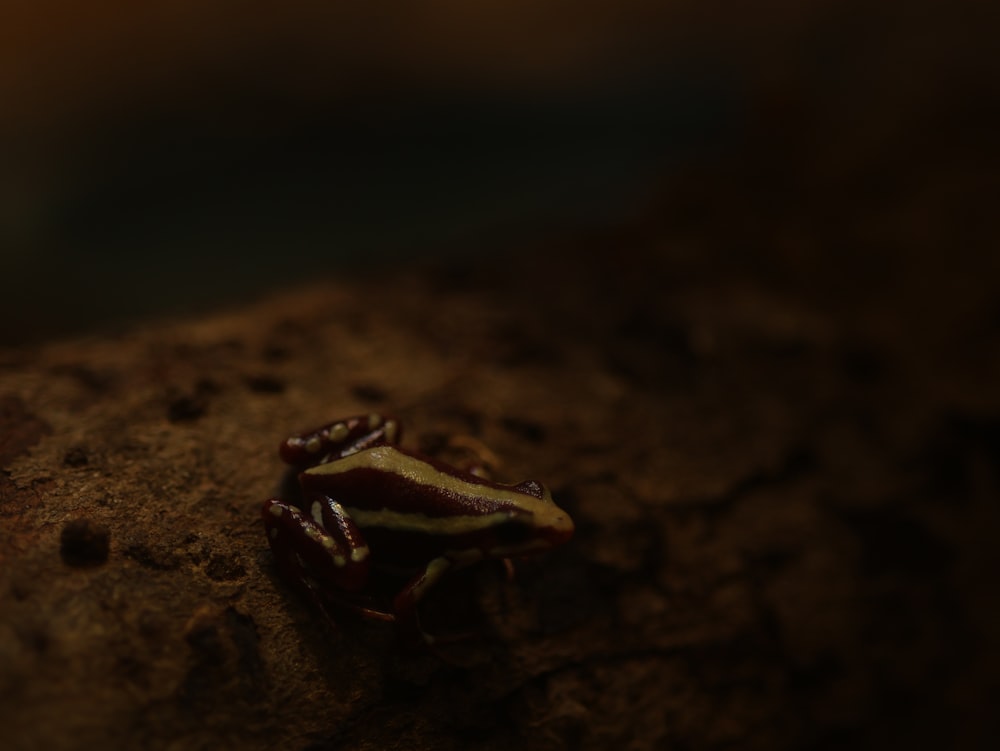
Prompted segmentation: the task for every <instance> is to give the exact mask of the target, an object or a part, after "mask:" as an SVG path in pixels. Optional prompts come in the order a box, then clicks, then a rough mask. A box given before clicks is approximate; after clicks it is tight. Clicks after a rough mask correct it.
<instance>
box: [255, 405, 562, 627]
mask: <svg viewBox="0 0 1000 751" xmlns="http://www.w3.org/2000/svg"><path fill="white" fill-rule="evenodd" d="M402 433H403V431H402V427H401V424H400V421H399V420H398V419H397V418H396V417H394V416H392V415H388V414H381V413H372V414H368V415H357V416H353V417H348V418H344V419H340V420H335V421H332V422H329V423H327V424H325V425H322V426H320V427H318V428H313V429H310V430H307V431H304V432H301V433H296V434H294V435H292V436H290V437H288V438H287V439H285V440H284V441H283V442H282V443H281V445H280V447H279V455H280V457H281V459H282V460H283V461H284V462H285V463H286V464H288V465H289V466H290V467H291V468H292V471H293V472H297V473H298V486H299V489H300V497H299V498H297V499H296V500H295V501H288V500H283V499H281V498H270V499H268V500H267V501H265V502H264V505H263V508H262V511H261V516H262V518H263V521H264V528H265V532H266V534H267V539H268V542H269V544H270V547H271V550H272V552H273V554H274V559H275V562H276V567H277V569H278V572H279V573H280V574H281V575H282V576H283V577H284V578H285V579H286V580H287V581H288V582H289V583H290V584H291V585H293V587H295V588H296V589H298V590H299V591H300V592H301V593H302V594H304V595H305V596H306V597H307V598H308V599H309V600H311V601H312V602H313V603H314V604H315V605H316V606H317V607H318V608H319V610H320V611H321V612H322V613H323V614H324V615H326V617H327V618H328V620H331V621H334V618H333V616H332V614H331V612H330V610H329V608H328V605H329V604H339V605H343V606H346V607H347V608H349V609H352V610H354V611H356V612H358V613H360V614H361V615H362V616H365V617H368V618H373V619H377V620H382V621H387V622H391V623H393V624H395V626H396V628H397V631H398V633H399V634H400V636H401V637H402V638H403V641H404V642H406V643H408V644H411V645H416V644H423V645H427V646H432V645H434V644H435V643H436V642H437V641H438V637H437V636H435V635H433V634H430V633H428V632H427V631H425V630H424V629H423V627H422V626H421V623H420V615H419V605H420V602H421V600H423V598H424V597H425V596H426V594H427V592H428V591H429V590H430V589H432V588H433V587H434V585H435V584H437V583H438V582H439V581H440V580H441V579H442V578H443V577H445V576H446V575H447V574H449V573H450V572H453V571H456V570H459V569H462V568H465V567H467V566H470V565H472V564H475V563H477V562H480V561H485V560H499V561H503V562H504V563H505V564H506V565H508V567H509V566H510V559H512V558H516V557H520V556H525V555H529V554H534V553H539V552H543V551H548V550H551V549H552V548H555V547H557V546H559V545H562V544H564V543H566V542H568V541H569V540H570V539H571V538H572V536H573V532H574V524H573V520H572V519H571V518H570V516H569V514H568V513H567V512H565V511H564V510H563V509H561V508H560V507H559V506H557V505H556V503H555V501H554V500H553V498H552V494H551V492H550V491H549V489H548V488H547V487H546V486H545V485H544V484H542V483H541V482H538V481H537V480H524V481H522V482H519V483H517V484H503V483H499V482H495V481H493V480H492V479H489V477H488V476H485V475H486V474H487V473H486V472H484V471H483V468H482V467H481V466H478V465H476V466H470V467H459V466H455V465H453V464H449V463H447V462H444V461H442V460H440V459H438V458H434V457H431V456H428V455H425V454H422V453H420V452H418V451H415V450H412V449H408V448H404V447H403V446H402V445H401V439H402ZM376 572H386V573H388V574H390V575H392V576H395V577H397V579H398V580H399V581H401V582H405V583H404V584H403V585H402V587H401V588H400V589H399V590H398V591H397V592H396V593H395V595H394V596H393V597H392V598H391V603H390V605H389V606H388V607H385V606H383V607H378V606H377V605H376V604H375V603H374V599H373V598H372V597H371V596H370V595H371V593H370V591H369V589H370V584H371V582H372V580H373V575H374V574H375V573H376Z"/></svg>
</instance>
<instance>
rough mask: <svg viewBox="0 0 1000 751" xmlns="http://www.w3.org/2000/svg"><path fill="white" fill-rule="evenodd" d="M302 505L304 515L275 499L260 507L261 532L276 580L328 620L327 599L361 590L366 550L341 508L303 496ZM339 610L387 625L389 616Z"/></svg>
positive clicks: (318, 497)
mask: <svg viewBox="0 0 1000 751" xmlns="http://www.w3.org/2000/svg"><path fill="white" fill-rule="evenodd" d="M304 505H305V506H306V507H307V508H309V512H308V513H306V512H304V511H303V510H302V509H300V508H299V507H298V506H295V505H293V504H291V503H287V502H285V501H282V500H280V499H278V498H272V499H271V500H269V501H266V502H265V503H264V507H263V510H262V516H263V517H264V528H265V530H266V532H267V539H268V542H269V543H270V545H271V550H272V551H273V553H274V558H275V562H276V563H277V566H278V569H279V571H280V572H281V574H282V575H283V576H284V577H285V578H286V579H287V580H288V581H290V582H291V583H292V584H293V585H295V586H296V587H297V588H298V589H300V590H301V591H302V592H303V593H304V594H305V595H306V597H308V598H309V599H310V600H312V601H313V603H314V604H315V605H316V606H317V607H318V608H319V609H320V610H321V611H322V612H323V613H324V614H326V615H327V617H328V618H330V616H329V613H328V612H327V609H326V604H327V602H328V601H329V599H331V597H332V598H333V599H338V598H337V597H336V593H337V592H344V593H353V592H358V591H360V590H361V589H363V588H364V587H365V585H366V584H367V582H368V567H369V560H368V559H369V551H368V545H367V544H366V543H365V539H364V537H363V536H362V534H361V531H360V530H359V529H358V527H357V525H356V524H355V523H354V520H352V519H351V517H350V515H349V514H348V513H347V512H346V511H345V510H344V508H343V506H341V505H340V504H339V503H337V502H336V501H335V500H333V499H332V498H330V497H329V496H326V495H322V494H312V495H309V496H307V497H306V499H305V501H304ZM345 604H348V605H349V606H351V607H353V608H355V609H356V610H360V611H361V612H362V613H364V614H365V615H368V616H372V617H377V618H382V619H383V620H393V617H392V615H391V614H388V613H382V612H381V611H377V610H372V609H370V608H366V607H364V606H361V605H357V604H356V603H352V602H349V601H346V602H345ZM330 620H332V618H331V619H330Z"/></svg>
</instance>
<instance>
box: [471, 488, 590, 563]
mask: <svg viewBox="0 0 1000 751" xmlns="http://www.w3.org/2000/svg"><path fill="white" fill-rule="evenodd" d="M513 489H514V490H516V491H517V492H518V493H519V494H523V496H522V499H521V500H520V501H519V503H518V504H517V508H516V509H515V510H513V511H512V512H511V513H509V514H508V515H507V517H506V518H504V519H502V520H501V521H499V522H498V523H497V524H496V525H495V526H494V528H493V530H492V531H493V537H494V539H495V540H496V545H495V547H494V548H493V550H491V551H490V552H491V554H492V555H494V556H496V557H503V558H506V557H509V556H518V555H523V554H526V553H535V552H539V551H543V550H548V549H549V548H554V547H556V546H557V545H562V544H563V543H565V542H568V541H569V540H570V538H572V537H573V530H574V525H573V520H572V519H570V517H569V514H567V513H566V512H565V511H563V510H562V509H561V508H559V507H558V506H557V505H556V504H555V502H554V501H553V500H552V494H551V493H550V492H549V489H548V488H546V487H545V486H544V485H542V484H541V483H540V482H536V481H535V480H527V481H525V482H522V483H520V484H519V485H515V486H514V488H513Z"/></svg>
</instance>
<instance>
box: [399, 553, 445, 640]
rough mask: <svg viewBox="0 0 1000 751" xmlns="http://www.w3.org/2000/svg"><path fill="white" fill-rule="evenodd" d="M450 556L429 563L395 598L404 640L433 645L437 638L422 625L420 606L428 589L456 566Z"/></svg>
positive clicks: (400, 630)
mask: <svg viewBox="0 0 1000 751" xmlns="http://www.w3.org/2000/svg"><path fill="white" fill-rule="evenodd" d="M454 565H455V563H454V561H452V560H451V559H450V558H447V557H445V556H440V557H438V558H435V559H434V560H432V561H431V562H430V563H428V564H427V565H426V566H425V567H424V569H423V570H422V571H420V573H418V574H417V575H416V576H414V577H413V578H412V579H411V580H410V581H409V582H408V583H407V585H406V586H405V587H403V589H401V590H400V592H399V594H397V595H396V597H395V598H394V599H393V610H395V611H396V627H397V628H398V630H399V632H400V634H401V636H402V637H403V638H404V640H406V641H408V642H410V643H416V644H419V643H421V642H423V643H424V644H427V645H432V644H433V643H434V641H435V638H434V637H433V636H432V635H430V634H428V633H427V632H426V631H424V630H423V628H421V626H420V612H419V610H418V606H419V604H420V600H422V599H423V597H424V595H426V594H427V591H428V590H429V589H430V588H431V587H432V586H434V584H436V583H437V582H438V581H439V580H440V579H441V577H442V576H444V575H445V574H446V573H448V571H450V570H451V569H452V568H453V567H454Z"/></svg>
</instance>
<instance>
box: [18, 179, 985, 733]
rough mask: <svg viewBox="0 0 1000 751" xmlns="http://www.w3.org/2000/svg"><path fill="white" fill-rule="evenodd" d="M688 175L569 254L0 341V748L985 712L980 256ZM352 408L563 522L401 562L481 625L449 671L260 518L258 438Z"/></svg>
mask: <svg viewBox="0 0 1000 751" xmlns="http://www.w3.org/2000/svg"><path fill="white" fill-rule="evenodd" d="M692 185H697V182H696V181H695V182H694V183H691V182H689V183H687V184H686V187H685V188H684V192H683V194H680V193H678V194H671V193H669V191H668V194H667V195H666V196H665V200H664V205H666V206H670V207H672V210H676V214H674V215H673V219H671V220H670V221H669V222H666V221H663V222H662V223H661V219H660V216H661V215H660V214H659V213H658V212H653V213H652V216H653V217H656V218H655V219H651V220H649V221H646V222H644V223H640V224H638V225H637V226H634V227H631V228H628V229H622V230H618V231H615V232H611V233H608V234H607V235H601V234H600V233H596V234H591V235H590V236H588V237H587V238H578V239H575V240H574V239H573V238H568V239H567V241H566V245H567V248H572V251H573V253H572V255H568V254H567V255H560V254H558V253H547V254H541V255H538V256H536V260H534V261H532V260H527V259H528V256H527V255H525V256H522V257H520V258H519V259H517V260H515V261H513V262H505V263H504V264H503V265H504V266H505V267H506V268H503V269H500V268H474V269H465V270H461V269H458V268H429V269H425V270H422V271H413V272H412V273H410V274H394V275H387V276H383V277H375V276H370V277H367V278H354V279H342V280H339V281H336V282H330V283H328V284H326V285H321V286H316V287H312V288H308V289H301V290H295V291H293V292H291V293H288V294H285V295H284V296H281V297H276V298H273V299H270V300H268V301H265V302H262V303H258V304H254V305H248V306H247V307H246V308H244V309H242V310H237V311H234V312H232V313H230V314H219V315H215V316H210V317H206V318H204V319H202V320H190V321H181V322H176V323H162V324H157V325H152V326H148V327H145V328H142V329H138V330H135V331H133V332H131V333H125V334H122V335H120V336H117V337H110V338H102V339H92V340H85V341H70V342H64V343H58V344H51V345H47V346H43V347H40V348H37V349H22V350H9V351H6V352H4V353H3V354H2V356H0V420H2V432H0V458H2V462H0V466H2V472H0V528H2V546H0V727H2V728H3V738H4V743H3V746H4V748H10V749H31V748H40V747H45V748H54V749H77V748H96V747H105V748H139V747H141V748H151V749H156V748H195V749H197V748H205V749H216V748H224V747H235V746H239V747H241V748H245V749H256V748H286V749H296V748H299V749H306V748H309V749H320V748H324V749H326V748H329V749H340V748H344V749H348V748H350V749H359V748H360V749H364V748H372V749H376V748H390V747H391V748H410V749H420V748H436V749H441V748H470V747H472V748H496V749H501V748H514V747H523V748H529V749H550V748H552V749H555V748H585V749H605V748H666V747H685V746H689V747H698V748H714V747H733V746H735V747H740V748H791V747H795V748H801V747H805V746H809V745H812V746H814V747H826V746H827V745H840V744H845V745H850V744H861V745H873V746H874V745H876V744H881V743H889V742H890V741H891V742H892V743H893V744H895V743H898V742H902V741H906V742H909V743H910V744H911V745H912V746H914V747H941V746H946V747H956V748H957V747H966V748H973V747H977V746H978V745H979V744H980V743H984V742H986V740H987V739H988V738H989V737H990V733H991V732H993V731H995V730H996V726H995V716H994V714H993V708H994V707H995V706H996V699H997V682H996V676H997V675H998V674H1000V670H998V668H1000V665H998V658H997V651H996V640H995V638H994V637H995V635H996V634H997V633H1000V610H998V608H997V601H996V595H995V590H996V587H995V581H996V572H997V570H998V567H997V563H998V561H997V558H998V554H997V552H996V551H997V548H996V544H995V540H996V534H997V531H998V525H997V503H996V498H997V493H998V490H1000V487H998V485H1000V477H998V464H1000V397H998V394H997V389H996V383H997V378H998V375H1000V349H998V348H997V347H996V346H995V344H996V335H997V333H998V328H1000V327H998V318H997V308H996V302H995V298H994V297H992V292H993V290H992V289H991V288H990V284H989V282H988V279H989V273H988V272H991V271H993V270H994V269H991V268H990V264H991V263H993V262H992V261H989V260H985V259H983V258H981V257H980V256H977V255H976V254H975V253H974V252H972V251H970V252H968V253H965V254H962V253H961V252H957V253H956V254H955V255H953V256H952V257H951V258H950V259H949V263H948V264H947V265H944V264H941V259H940V257H939V256H938V255H937V253H936V251H935V249H934V247H935V246H934V243H935V242H936V239H935V238H934V237H930V236H928V235H926V234H921V235H919V236H916V235H915V236H914V237H916V238H917V239H916V240H915V241H914V242H909V243H906V244H901V246H900V250H898V252H897V251H895V250H892V249H886V248H884V247H883V248H881V249H880V250H879V252H878V253H877V254H874V253H872V252H871V249H872V247H873V246H874V245H875V244H876V241H878V239H879V237H880V236H879V233H878V232H877V231H872V232H869V230H870V229H871V227H870V226H868V225H865V224H864V223H863V222H862V223H860V224H855V225H852V228H851V231H852V232H854V233H855V234H854V235H852V236H850V237H847V236H846V235H845V233H846V231H847V230H846V229H845V228H843V227H840V228H839V233H840V234H839V235H838V234H836V233H832V234H831V235H830V236H829V238H828V239H827V240H824V242H829V246H830V248H836V247H838V246H840V247H846V248H853V250H851V251H850V252H844V253H837V252H832V250H831V251H830V252H827V251H828V250H829V249H828V248H819V249H818V250H817V249H816V248H810V247H808V246H804V245H802V244H800V242H799V241H801V239H802V237H803V236H808V237H812V238H815V237H824V235H823V233H822V232H818V231H814V230H816V228H815V227H813V228H810V229H808V230H804V229H802V228H801V227H798V228H796V227H789V226H788V225H787V224H786V223H783V222H782V221H779V220H778V219H775V217H773V216H769V215H768V214H767V213H766V211H765V210H764V209H762V207H761V206H757V207H756V209H751V208H749V207H748V208H747V209H746V211H745V212H740V211H739V210H732V211H730V213H729V214H728V217H729V221H727V222H726V223H724V226H719V225H717V224H715V223H714V222H713V221H711V220H709V222H708V224H712V226H713V228H714V229H713V231H712V233H710V234H709V235H706V233H705V226H706V222H705V221H704V220H705V218H706V217H710V216H711V212H712V210H713V205H712V201H711V196H709V195H705V196H699V195H697V193H695V194H692V192H691V191H692V188H691V186H692ZM734 190H735V191H737V193H738V192H739V191H740V190H741V189H740V188H739V186H738V185H737V186H735V188H734ZM751 193H752V191H750V190H748V192H747V195H750V194H751ZM920 200H923V201H926V202H927V205H933V206H935V207H939V206H940V205H941V204H940V202H939V201H938V197H935V196H933V195H930V196H922V197H920ZM762 203H763V204H765V205H770V204H768V203H767V200H766V199H765V201H763V202H762ZM738 205H739V202H738V201H733V202H732V203H731V204H730V208H731V207H732V206H738ZM694 207H697V210H694ZM921 210H922V209H921V204H919V203H918V204H917V205H916V208H914V209H913V211H914V214H913V215H914V216H916V215H922V214H920V211H921ZM678 217H687V220H685V221H687V222H688V224H685V221H680V220H678ZM820 223H822V220H821V218H820ZM876 229H877V228H876ZM803 233H805V234H803ZM706 238H708V239H707V240H706ZM747 238H754V245H755V247H754V248H753V251H754V252H753V255H752V256H751V255H745V253H744V249H745V247H746V242H747ZM904 245H905V247H903V246H904ZM498 265H499V264H498ZM383 408H384V409H387V410H391V411H393V412H395V413H397V414H399V415H400V416H401V417H402V418H403V419H404V421H405V422H406V424H407V426H408V430H409V432H408V436H407V442H408V443H409V445H413V446H421V447H423V448H425V449H430V450H433V449H435V448H437V447H440V446H442V445H444V444H446V443H447V442H448V439H449V437H453V436H462V437H465V438H466V439H467V438H473V439H475V440H477V441H481V442H483V443H484V444H485V445H488V446H489V447H490V448H491V449H492V450H493V451H494V452H495V453H496V454H497V456H498V457H499V458H500V460H501V462H502V464H501V467H500V470H499V472H498V474H499V476H501V477H502V478H503V479H508V480H517V479H522V478H524V477H537V478H540V479H543V480H545V481H546V482H547V483H549V484H550V486H551V487H552V488H553V490H554V493H555V495H556V497H557V499H558V500H559V501H560V503H561V505H564V506H565V507H566V508H567V509H568V510H569V511H570V512H571V513H572V515H573V516H574V518H575V519H576V520H577V525H578V533H577V536H576V538H575V539H574V541H573V542H572V543H571V544H570V545H569V546H567V547H566V548H564V549H561V550H559V551H556V552H553V553H552V554H550V555H547V556H545V557H543V558H540V559H538V560H533V561H527V562H524V563H523V564H521V565H520V566H519V568H518V574H517V577H516V579H515V580H514V581H513V582H507V581H506V580H505V579H504V576H503V572H502V569H501V568H500V567H492V566H488V565H486V566H482V567H480V568H477V569H474V570H472V571H469V572H468V573H467V574H466V575H464V576H457V577H456V578H455V579H454V580H453V581H452V582H451V583H449V584H448V585H447V586H443V587H442V588H441V591H440V592H436V593H435V596H434V597H432V598H431V601H429V602H428V603H427V605H426V608H425V612H427V613H428V618H432V619H434V620H436V621H437V622H439V623H443V624H448V623H449V622H452V621H453V619H457V620H459V621H464V620H469V619H470V618H471V620H472V621H473V622H475V623H476V624H477V626H478V627H479V629H480V631H481V632H482V638H481V639H477V640H473V641H471V642H469V643H467V644H461V645H456V647H455V648H454V654H453V655H452V657H453V660H454V664H450V663H447V662H442V661H440V660H438V659H437V658H435V657H431V656H428V655H411V654H406V653H404V652H401V651H400V650H398V649H397V648H396V646H395V642H394V639H393V635H392V633H391V631H390V630H388V629H387V628H386V627H385V626H384V625H382V624H376V623H368V622H362V621H359V620H357V619H354V618H351V617H345V618H344V619H343V622H342V623H340V624H339V627H338V628H337V629H332V628H330V627H329V626H328V625H327V624H325V623H324V622H322V621H321V620H320V619H319V618H317V617H316V614H315V613H314V612H313V611H312V610H311V609H310V608H309V607H308V606H307V605H306V604H305V603H304V602H301V601H300V600H299V599H298V598H296V597H295V596H294V595H293V594H292V593H291V592H290V591H289V590H288V589H287V588H286V587H285V586H284V585H283V584H282V582H281V581H279V580H278V579H277V578H276V576H275V573H274V569H273V566H272V562H271V559H270V552H269V550H268V548H267V545H266V542H265V540H264V537H263V534H262V531H261V525H260V522H259V518H258V513H259V506H260V503H261V502H262V500H263V499H264V498H266V497H268V496H269V495H272V494H274V493H276V492H278V490H279V487H280V484H281V480H282V466H281V464H280V462H279V460H278V458H277V456H276V451H275V449H276V445H277V442H278V441H279V440H280V439H281V438H282V437H283V436H284V435H285V434H286V433H287V432H289V431H293V430H295V429H299V428H303V427H308V426H310V425H313V424H315V423H317V422H320V421H323V420H326V419H330V418H333V417H337V416H342V415H347V414H352V413H357V412H359V411H361V412H365V411H368V410H378V409H383ZM991 723H993V724H992V725H991Z"/></svg>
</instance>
